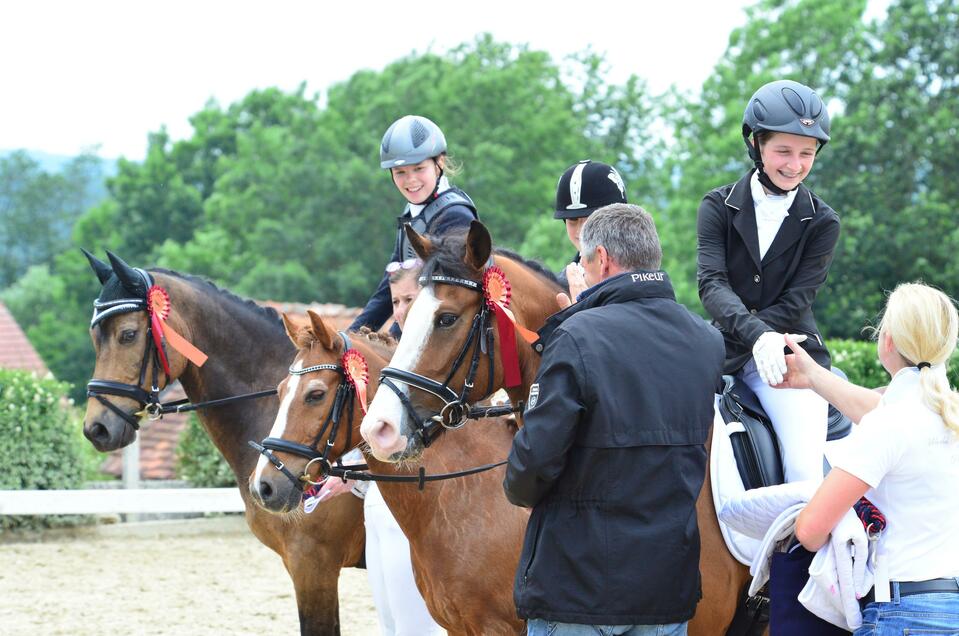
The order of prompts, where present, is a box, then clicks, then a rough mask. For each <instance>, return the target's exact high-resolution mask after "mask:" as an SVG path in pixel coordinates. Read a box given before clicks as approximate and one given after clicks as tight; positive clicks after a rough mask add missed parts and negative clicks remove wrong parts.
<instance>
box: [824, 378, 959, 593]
mask: <svg viewBox="0 0 959 636" xmlns="http://www.w3.org/2000/svg"><path fill="white" fill-rule="evenodd" d="M932 371H933V372H934V373H943V374H945V370H944V369H943V368H942V367H938V368H937V367H933V369H932ZM826 457H827V458H828V460H829V463H830V464H831V465H832V466H834V467H836V468H841V469H842V470H844V471H846V472H847V473H849V474H851V475H854V476H856V477H858V478H859V479H861V480H863V481H864V482H866V483H867V484H869V486H870V487H871V488H870V490H868V491H867V492H866V498H867V499H869V500H870V501H871V502H872V503H874V504H875V505H876V507H877V508H879V510H880V511H881V512H882V513H883V514H884V515H885V517H886V529H885V531H884V532H883V533H882V536H881V537H880V539H879V559H882V560H885V561H886V563H887V564H888V568H889V569H888V572H889V580H890V581H925V580H928V579H936V578H945V577H954V576H959V540H957V529H959V436H957V435H956V434H955V433H953V432H952V430H951V429H949V428H947V427H946V425H945V424H944V423H943V421H942V418H941V417H940V416H939V415H938V414H937V413H935V412H934V411H932V410H930V409H929V408H928V407H927V406H926V405H925V404H924V403H923V401H922V396H921V392H920V387H919V371H918V370H917V369H916V368H915V367H908V368H905V369H902V370H901V371H899V373H897V374H896V376H895V377H894V378H893V379H892V382H891V383H890V384H889V387H888V388H887V389H886V392H885V394H884V395H883V397H882V401H881V402H880V404H879V406H878V407H877V408H876V409H875V410H873V411H871V412H870V413H869V414H867V415H866V416H865V417H863V418H862V421H861V423H860V424H859V425H858V426H855V427H853V431H852V433H851V434H850V435H849V437H847V438H846V439H845V440H841V442H833V443H831V444H829V445H828V446H827V449H826Z"/></svg>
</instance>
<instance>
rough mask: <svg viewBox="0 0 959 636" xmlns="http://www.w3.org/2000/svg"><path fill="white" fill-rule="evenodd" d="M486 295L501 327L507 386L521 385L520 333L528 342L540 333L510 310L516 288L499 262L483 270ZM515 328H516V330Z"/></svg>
mask: <svg viewBox="0 0 959 636" xmlns="http://www.w3.org/2000/svg"><path fill="white" fill-rule="evenodd" d="M483 297H484V299H485V302H486V306H487V307H488V308H489V309H490V310H492V312H493V314H494V315H495V316H496V326H497V327H498V328H499V337H500V355H501V356H503V379H504V384H505V386H506V387H507V388H510V387H514V386H519V385H520V384H522V383H523V377H522V375H521V374H520V370H519V352H518V351H517V349H516V333H515V331H519V332H520V335H522V336H523V339H524V340H526V341H527V342H530V343H533V342H535V341H536V339H537V336H536V334H535V333H533V332H532V331H530V330H529V329H526V328H525V327H523V326H522V325H520V324H519V323H517V322H516V317H515V316H513V312H512V311H510V309H509V305H510V301H511V300H512V298H513V290H512V287H511V285H510V284H509V279H507V278H506V273H505V272H503V270H502V269H500V268H499V267H497V266H496V265H490V266H489V267H487V268H486V272H485V273H484V274H483ZM514 328H515V331H514Z"/></svg>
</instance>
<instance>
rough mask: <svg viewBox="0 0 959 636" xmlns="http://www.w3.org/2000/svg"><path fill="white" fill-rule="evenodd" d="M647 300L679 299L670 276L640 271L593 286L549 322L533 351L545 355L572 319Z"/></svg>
mask: <svg viewBox="0 0 959 636" xmlns="http://www.w3.org/2000/svg"><path fill="white" fill-rule="evenodd" d="M644 298H668V299H670V300H675V299H676V294H675V293H674V292H673V285H672V283H671V282H670V281H669V275H668V274H666V272H664V271H662V270H658V271H649V270H641V269H640V270H636V271H633V272H624V273H622V274H617V275H616V276H613V277H611V278H607V279H606V280H604V281H602V282H600V283H597V284H596V285H593V286H592V287H590V288H589V289H587V290H586V291H585V292H583V293H582V294H580V299H579V300H578V301H577V302H576V303H574V304H572V305H570V306H569V307H567V308H566V309H564V310H562V311H558V312H556V313H555V314H553V315H552V316H550V317H549V318H548V319H547V320H546V324H545V325H543V327H542V328H541V329H540V330H539V331H538V332H537V333H538V334H539V340H537V341H536V342H534V343H533V350H535V351H537V352H538V353H542V352H543V348H544V347H545V346H546V342H547V341H548V340H549V338H550V336H552V334H553V332H554V331H556V329H557V328H558V327H559V326H560V325H561V324H563V323H564V322H565V321H566V320H568V319H569V318H570V316H573V315H575V314H578V313H579V312H581V311H586V310H587V309H593V308H594V307H602V306H604V305H614V304H618V303H627V302H632V301H635V300H642V299H644Z"/></svg>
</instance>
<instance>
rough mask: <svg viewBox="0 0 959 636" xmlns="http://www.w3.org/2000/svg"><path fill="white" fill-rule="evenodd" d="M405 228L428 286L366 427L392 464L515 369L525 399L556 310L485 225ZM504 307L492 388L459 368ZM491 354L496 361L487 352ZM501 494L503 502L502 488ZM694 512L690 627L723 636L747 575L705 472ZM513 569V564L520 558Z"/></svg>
mask: <svg viewBox="0 0 959 636" xmlns="http://www.w3.org/2000/svg"><path fill="white" fill-rule="evenodd" d="M408 232H409V234H410V241H411V243H412V244H413V245H414V246H415V248H416V251H417V253H418V254H419V255H420V258H422V259H423V260H424V261H425V265H424V268H423V274H422V276H421V281H422V282H423V283H424V285H425V287H424V289H423V290H422V291H421V292H420V295H419V296H418V297H417V299H416V301H414V303H413V305H412V306H411V308H410V310H409V314H408V315H407V318H406V329H405V330H404V334H403V338H402V339H401V341H400V343H399V346H398V347H397V349H396V353H395V354H394V355H393V359H392V361H391V362H390V367H388V368H387V369H385V370H384V371H383V373H382V375H383V377H384V378H385V380H384V381H385V382H390V383H392V384H394V386H395V387H396V389H395V390H391V391H378V392H377V394H376V397H375V398H374V399H373V401H372V402H371V404H370V407H369V412H368V413H367V415H366V417H365V418H364V420H363V425H362V427H361V432H362V435H363V438H364V439H365V440H366V441H367V442H368V443H369V445H370V450H371V452H372V454H373V455H374V456H375V457H376V458H378V459H380V460H382V461H389V462H405V461H408V460H409V459H410V458H415V457H420V456H421V455H422V456H423V457H424V458H425V457H428V456H429V452H424V447H425V445H424V443H423V440H424V439H428V433H426V431H427V430H429V425H430V423H432V422H441V423H444V424H448V421H447V420H448V419H449V418H448V414H449V413H450V412H454V413H456V412H459V411H461V410H462V409H461V408H460V407H459V405H458V404H462V403H465V402H474V401H476V400H478V399H480V398H481V397H483V396H484V395H488V394H490V393H492V392H493V391H495V390H497V389H499V388H502V387H504V386H505V385H506V384H507V382H506V380H507V376H509V375H512V376H513V378H512V381H513V382H514V383H515V385H516V386H512V387H507V392H508V393H509V395H510V399H511V400H512V401H513V402H514V404H515V403H517V402H518V401H520V400H522V399H524V398H525V397H526V395H527V394H528V392H529V390H530V386H531V385H532V383H533V381H534V379H535V376H536V373H537V370H538V367H539V356H538V355H537V354H536V353H535V352H534V351H533V349H532V346H531V345H530V344H529V342H528V341H524V338H523V337H522V333H521V326H524V327H527V328H530V329H538V328H539V327H541V326H542V324H543V321H544V320H545V318H546V315H544V313H547V314H548V313H551V312H553V311H555V310H556V309H557V307H556V304H555V301H553V302H550V301H549V298H550V297H551V296H554V295H555V292H556V291H557V290H556V288H555V287H553V286H552V285H550V284H548V283H546V282H545V281H543V280H542V279H540V278H537V277H526V278H522V277H519V276H516V275H515V274H514V270H513V269H511V268H510V266H509V264H508V262H507V261H505V260H504V259H503V258H502V257H500V256H498V255H496V254H495V253H494V252H493V251H492V241H491V239H490V235H489V232H488V231H487V230H486V228H485V227H484V226H483V225H482V224H481V223H479V222H475V221H474V222H473V224H472V225H471V227H470V230H469V233H468V234H467V235H466V237H465V240H464V237H462V236H460V237H458V239H457V238H454V237H452V236H451V237H450V238H449V239H448V240H443V241H442V242H440V243H439V244H438V245H433V244H432V243H431V242H430V241H429V240H428V239H426V238H424V237H421V236H419V235H417V234H416V233H415V232H412V231H410V230H408ZM457 240H458V243H457ZM491 257H492V260H491ZM501 278H505V279H507V280H508V281H509V284H508V285H505V286H506V287H507V288H509V287H511V288H512V294H511V296H512V299H510V298H509V297H507V296H508V295H503V294H501V292H500V290H501V289H502V288H503V287H504V285H503V283H502V282H501V281H500V279H501ZM506 303H510V306H509V309H511V310H512V311H513V316H512V318H513V319H514V320H512V321H504V320H500V319H497V320H496V321H495V322H496V327H495V331H496V333H497V340H498V341H500V340H501V337H502V333H503V331H504V327H507V328H511V327H512V325H514V324H515V325H516V329H517V334H513V340H515V342H516V345H515V347H516V350H517V351H516V353H515V354H514V353H511V352H508V351H505V352H504V351H502V350H501V348H497V347H488V348H487V352H490V351H495V352H498V353H499V354H500V355H498V359H497V360H496V361H495V364H494V366H495V371H494V372H493V373H492V377H493V378H494V381H493V382H492V384H487V383H486V382H482V383H480V381H479V379H482V378H485V377H486V375H484V373H483V372H482V371H480V372H479V373H477V374H472V375H473V377H470V375H471V374H470V372H469V370H468V369H467V368H466V365H464V364H461V360H462V359H463V358H464V354H465V352H466V351H467V349H468V348H469V347H470V339H471V338H472V337H473V336H471V335H470V334H471V327H470V325H471V324H473V323H475V322H476V321H480V322H482V321H483V320H484V319H483V318H482V317H481V316H482V314H484V313H486V314H487V315H489V314H491V313H493V312H495V313H496V314H497V316H500V315H502V314H503V312H502V307H500V308H499V309H497V308H496V305H497V304H499V305H501V306H502V305H503V304H506ZM624 355H625V352H624ZM484 360H487V362H486V364H488V363H489V362H488V358H487V357H485V356H484ZM517 363H518V364H517ZM511 364H512V365H514V369H513V370H512V373H510V370H509V366H510V365H511ZM480 366H482V364H481V365H480ZM517 366H518V369H517V368H516V367H517ZM451 370H452V371H451ZM442 378H446V379H445V381H442ZM467 426H473V424H468V425H467ZM707 444H708V443H707ZM707 450H708V445H707ZM500 496H503V497H504V498H505V496H504V495H502V493H501V494H500ZM696 508H697V516H698V519H699V528H700V537H701V553H700V554H701V556H700V571H701V573H702V587H703V597H702V599H701V600H700V602H699V605H698V606H697V609H696V615H695V617H694V618H693V620H692V621H690V623H689V633H690V634H691V635H693V636H717V635H721V634H724V633H725V632H726V630H727V628H728V627H729V625H730V623H731V622H732V620H733V616H734V615H735V613H736V609H737V605H738V601H739V597H740V592H741V590H742V589H743V587H744V586H745V584H746V583H747V582H748V580H749V571H748V569H747V568H746V567H745V566H743V565H741V564H740V563H739V562H738V561H736V560H735V558H733V556H732V555H731V554H730V553H729V551H728V549H727V547H726V544H725V542H724V540H723V537H722V533H721V531H720V528H719V523H718V521H717V519H716V510H715V507H714V504H713V499H712V495H711V485H710V481H709V476H708V475H707V476H706V481H705V483H704V485H703V489H702V491H701V493H700V496H699V499H698V501H697V504H696ZM513 565H514V568H515V566H516V564H515V563H514V564H513ZM509 585H510V586H511V585H512V580H510V582H509Z"/></svg>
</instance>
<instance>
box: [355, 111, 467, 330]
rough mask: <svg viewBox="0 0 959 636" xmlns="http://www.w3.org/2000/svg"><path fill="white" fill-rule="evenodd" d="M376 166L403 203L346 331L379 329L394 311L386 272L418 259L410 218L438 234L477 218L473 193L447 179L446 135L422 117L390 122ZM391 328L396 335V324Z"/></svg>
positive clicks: (416, 227) (420, 228) (450, 171)
mask: <svg viewBox="0 0 959 636" xmlns="http://www.w3.org/2000/svg"><path fill="white" fill-rule="evenodd" d="M380 167H381V168H383V169H384V170H389V171H390V178H391V179H392V181H393V185H395V186H396V189H397V190H399V191H400V194H402V195H403V198H405V199H406V201H407V204H406V207H405V208H404V209H403V214H401V215H400V216H399V217H397V219H396V221H397V231H396V243H395V245H394V246H393V256H392V258H391V259H390V262H389V264H388V265H387V266H386V268H385V273H384V275H383V278H382V279H381V280H380V284H379V286H378V287H377V288H376V291H375V292H373V295H372V296H371V297H370V299H369V301H367V303H366V307H364V308H363V311H362V312H361V313H360V315H359V316H357V318H356V320H354V321H353V324H352V325H350V331H357V330H359V329H360V327H369V328H370V329H372V330H373V331H377V330H378V329H379V328H380V327H382V326H383V323H385V322H386V321H387V319H389V318H390V317H391V316H392V315H393V303H392V300H391V298H390V274H391V273H393V272H395V271H397V270H400V269H407V268H410V267H412V266H413V265H414V264H415V262H416V260H417V256H416V252H414V251H413V246H411V245H410V244H409V241H407V240H406V232H405V231H404V230H403V226H404V225H405V224H407V223H409V224H411V225H412V226H413V229H414V230H416V231H417V232H419V233H420V234H427V233H428V234H433V235H436V236H439V235H443V234H446V233H447V232H449V231H450V230H452V229H454V228H468V227H469V225H470V222H471V221H472V220H473V219H479V215H478V214H477V213H476V206H475V205H474V204H473V201H472V199H470V198H469V196H468V195H467V194H466V193H465V192H463V191H462V190H460V189H459V188H456V187H454V186H452V185H451V184H450V182H449V180H448V179H447V177H446V175H447V174H453V172H455V171H454V170H453V166H452V165H451V163H450V159H449V158H448V157H447V154H446V136H445V135H443V131H442V130H440V128H439V126H437V125H436V124H435V123H433V122H432V121H431V120H429V119H427V118H426V117H421V116H419V115H406V116H405V117H401V118H400V119H397V120H396V121H395V122H393V124H392V125H391V126H390V127H389V128H388V129H387V131H386V133H385V134H384V135H383V141H382V142H381V143H380ZM390 333H392V334H393V335H394V336H396V337H399V335H400V331H399V328H398V326H397V325H396V324H394V325H393V328H392V329H391V330H390Z"/></svg>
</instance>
